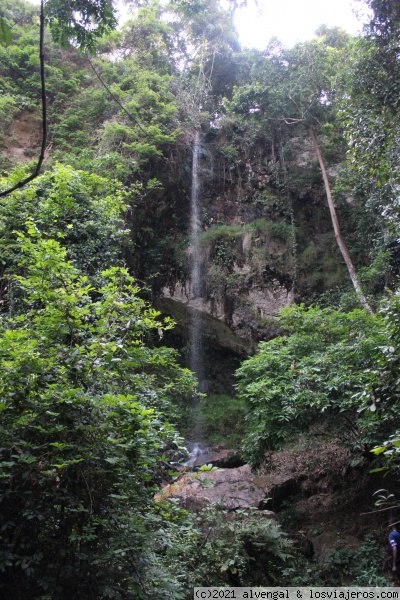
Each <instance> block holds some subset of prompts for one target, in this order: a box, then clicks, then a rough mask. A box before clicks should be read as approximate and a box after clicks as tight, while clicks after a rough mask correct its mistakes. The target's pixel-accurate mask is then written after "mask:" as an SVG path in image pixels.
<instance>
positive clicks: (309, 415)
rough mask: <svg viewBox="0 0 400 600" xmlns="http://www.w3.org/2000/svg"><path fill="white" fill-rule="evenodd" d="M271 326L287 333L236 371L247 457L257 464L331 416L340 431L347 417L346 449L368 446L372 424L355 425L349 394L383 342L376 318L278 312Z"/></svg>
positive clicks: (359, 313)
mask: <svg viewBox="0 0 400 600" xmlns="http://www.w3.org/2000/svg"><path fill="white" fill-rule="evenodd" d="M278 322H279V324H280V325H281V327H282V328H283V330H284V331H286V332H287V333H288V335H285V336H282V337H279V338H275V339H274V340H272V341H270V342H262V343H261V344H260V345H259V352H258V353H257V354H256V355H255V356H253V357H251V358H249V359H248V360H246V361H244V363H242V366H241V367H240V368H239V369H238V371H237V377H238V384H237V389H238V394H239V398H241V399H243V400H244V401H245V402H246V404H247V407H248V415H247V420H248V434H247V435H246V438H245V452H246V454H247V458H248V459H249V460H250V461H251V463H252V464H253V465H258V464H259V463H260V462H261V461H262V460H263V456H264V453H265V452H266V450H267V449H273V448H276V447H279V446H280V445H281V444H282V443H283V442H284V441H285V440H288V439H290V438H293V437H294V436H295V435H298V434H300V433H302V432H305V431H307V429H308V427H309V426H310V425H312V424H315V423H318V422H321V421H324V420H325V419H326V418H327V417H329V416H333V415H334V416H335V418H336V419H339V420H341V422H342V425H343V427H344V426H345V424H346V422H348V419H350V423H351V426H350V428H349V426H348V425H347V426H346V428H345V431H346V430H347V431H348V436H349V437H348V439H347V442H348V443H350V442H351V443H352V444H353V445H355V446H356V447H358V449H359V450H360V449H362V448H363V445H366V446H367V447H368V445H369V444H371V443H372V442H373V439H374V437H373V436H374V435H376V426H375V429H374V425H373V424H371V421H370V420H369V419H368V418H366V419H364V420H360V419H359V420H358V421H357V420H356V417H357V410H358V408H360V406H361V404H362V403H361V400H360V398H358V397H357V392H358V393H360V392H361V390H363V389H364V386H365V385H367V382H368V381H369V379H370V377H371V375H370V372H369V371H368V368H372V366H373V365H374V364H375V361H376V352H377V351H378V348H379V345H381V344H383V343H384V341H385V336H384V332H383V331H382V327H381V319H380V317H379V316H371V315H369V314H367V313H366V312H365V311H363V310H354V311H352V312H350V313H340V312H339V311H334V310H331V309H319V308H309V309H305V308H304V307H302V306H293V307H291V308H287V309H283V310H282V311H281V312H280V315H279V317H278ZM370 412H371V411H370ZM370 412H369V414H368V411H367V413H366V415H365V416H366V417H369V416H370ZM371 428H372V429H374V433H373V434H370V433H369V430H370V429H371ZM335 429H336V428H335ZM372 429H371V430H372ZM355 432H357V433H355ZM354 436H355V439H354ZM364 449H365V446H364Z"/></svg>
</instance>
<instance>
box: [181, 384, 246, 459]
mask: <svg viewBox="0 0 400 600" xmlns="http://www.w3.org/2000/svg"><path fill="white" fill-rule="evenodd" d="M244 416H245V404H244V402H243V401H242V400H240V399H239V398H235V397H232V396H226V395H223V394H221V395H212V396H208V397H206V398H203V399H201V400H200V402H199V404H198V405H197V406H196V408H195V411H194V414H193V417H192V418H193V421H194V422H195V423H196V430H199V431H200V432H201V437H202V439H204V441H205V442H206V443H209V444H223V445H224V446H225V447H232V446H233V447H234V446H236V445H237V444H239V443H240V442H241V440H242V437H243V435H244V432H245V422H244Z"/></svg>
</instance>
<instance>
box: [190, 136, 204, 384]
mask: <svg viewBox="0 0 400 600" xmlns="http://www.w3.org/2000/svg"><path fill="white" fill-rule="evenodd" d="M200 157H201V138H200V133H199V132H198V131H196V132H195V135H194V141H193V162H192V190H191V199H190V296H191V300H192V306H193V305H194V306H196V304H198V303H196V298H201V287H202V285H201V283H202V282H201V256H200V241H199V235H200V232H201V219H200V199H201V198H200V190H201V182H200ZM189 365H190V369H191V370H192V371H193V372H194V373H195V374H196V375H197V377H198V379H199V381H201V378H202V375H203V339H202V314H201V311H200V310H197V309H196V308H194V309H193V310H192V311H191V323H190V360H189Z"/></svg>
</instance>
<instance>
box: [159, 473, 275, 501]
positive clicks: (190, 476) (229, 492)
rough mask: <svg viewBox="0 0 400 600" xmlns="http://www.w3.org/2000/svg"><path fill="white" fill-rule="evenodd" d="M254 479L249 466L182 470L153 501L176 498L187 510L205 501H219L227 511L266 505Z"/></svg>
mask: <svg viewBox="0 0 400 600" xmlns="http://www.w3.org/2000/svg"><path fill="white" fill-rule="evenodd" d="M254 479H255V478H254V475H253V474H252V472H251V469H250V467H249V465H243V466H242V467H237V468H235V469H217V470H215V471H199V472H197V473H185V474H184V475H181V476H180V477H179V478H178V479H177V481H176V482H174V483H171V484H168V485H166V486H164V487H163V488H162V490H161V492H160V493H159V494H157V496H156V500H161V499H165V498H176V499H177V500H178V501H179V503H180V504H181V505H182V506H184V507H186V508H187V509H188V510H190V509H191V507H196V509H198V508H199V507H202V506H206V505H207V504H218V505H219V506H221V507H222V508H225V509H227V510H237V509H246V508H250V507H251V506H253V507H255V508H265V507H264V504H263V502H264V499H265V493H264V490H263V489H262V488H260V487H258V486H257V485H256V484H255V483H254Z"/></svg>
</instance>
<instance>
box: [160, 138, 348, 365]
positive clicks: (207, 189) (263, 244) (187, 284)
mask: <svg viewBox="0 0 400 600" xmlns="http://www.w3.org/2000/svg"><path fill="white" fill-rule="evenodd" d="M288 156H289V155H288ZM289 158H290V160H289V159H288V173H287V175H285V185H283V182H281V183H279V177H278V176H277V175H276V173H275V172H274V169H275V170H276V169H277V168H278V167H277V162H276V158H275V159H274V160H273V156H271V149H270V148H269V149H268V148H267V147H266V148H264V147H260V148H258V151H257V152H256V151H254V152H253V156H252V158H250V159H249V160H247V161H246V160H245V159H244V158H243V160H242V162H240V164H238V165H237V166H236V167H235V169H231V170H229V172H228V173H227V172H226V161H224V160H223V159H222V158H221V156H218V154H217V153H216V152H215V150H214V148H213V146H209V147H208V146H207V139H205V140H203V153H202V156H201V160H200V161H199V174H198V178H199V180H200V181H201V185H200V193H199V204H200V205H199V207H198V209H199V214H201V215H202V216H201V220H202V223H201V233H200V235H199V240H198V243H199V248H200V252H199V254H200V263H201V264H200V276H201V285H200V290H199V289H197V290H196V291H194V290H193V289H192V285H191V273H190V256H191V248H190V245H187V246H186V248H187V250H186V251H185V250H184V245H182V246H181V250H180V260H181V263H183V264H186V266H185V268H184V269H183V270H181V274H180V275H178V276H172V277H170V278H169V279H168V280H167V282H166V284H164V285H163V287H162V289H161V290H160V292H159V297H158V300H157V303H158V308H159V309H161V310H162V311H163V312H166V313H167V314H170V315H171V316H172V317H173V318H174V319H175V320H176V321H177V324H178V328H180V330H181V331H182V334H183V335H184V332H185V331H188V330H189V325H190V322H191V321H192V320H193V315H194V314H196V315H197V316H198V315H200V316H201V319H202V327H203V335H204V338H205V339H206V341H207V343H209V344H211V345H213V346H215V347H219V348H222V349H224V350H226V351H230V352H232V353H235V354H237V355H239V356H244V355H246V354H248V353H251V352H253V351H254V349H255V347H256V345H257V343H258V342H259V341H260V340H268V339H271V338H272V337H274V336H275V335H277V333H278V331H277V327H276V325H275V324H274V322H273V317H274V316H275V315H276V314H277V313H278V312H279V310H280V309H281V308H282V307H285V306H288V305H290V304H291V303H293V301H302V300H304V299H306V298H308V299H309V298H310V297H311V298H312V297H313V296H315V295H317V294H319V293H320V292H322V291H325V290H328V289H331V288H332V287H335V286H339V285H343V282H346V280H347V279H346V273H345V271H344V268H343V264H342V261H341V259H340V256H339V251H338V250H337V248H336V242H335V238H334V235H333V232H332V225H331V223H330V217H329V211H328V207H327V204H326V199H325V197H324V189H323V185H322V177H321V174H320V172H319V167H318V163H317V158H316V156H315V152H314V150H313V147H312V146H311V145H310V142H309V141H307V139H301V138H294V139H293V140H292V144H291V148H290V156H289ZM337 171H338V167H337V165H335V166H332V167H331V170H330V176H331V179H332V181H334V179H335V177H336V175H337ZM187 174H189V167H188V169H187ZM189 183H190V177H188V178H187V184H189ZM187 194H188V196H189V195H190V188H189V187H187ZM345 204H347V205H348V203H345ZM188 205H189V203H188ZM187 222H190V216H189V215H188V217H187ZM197 320H198V319H197Z"/></svg>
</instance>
